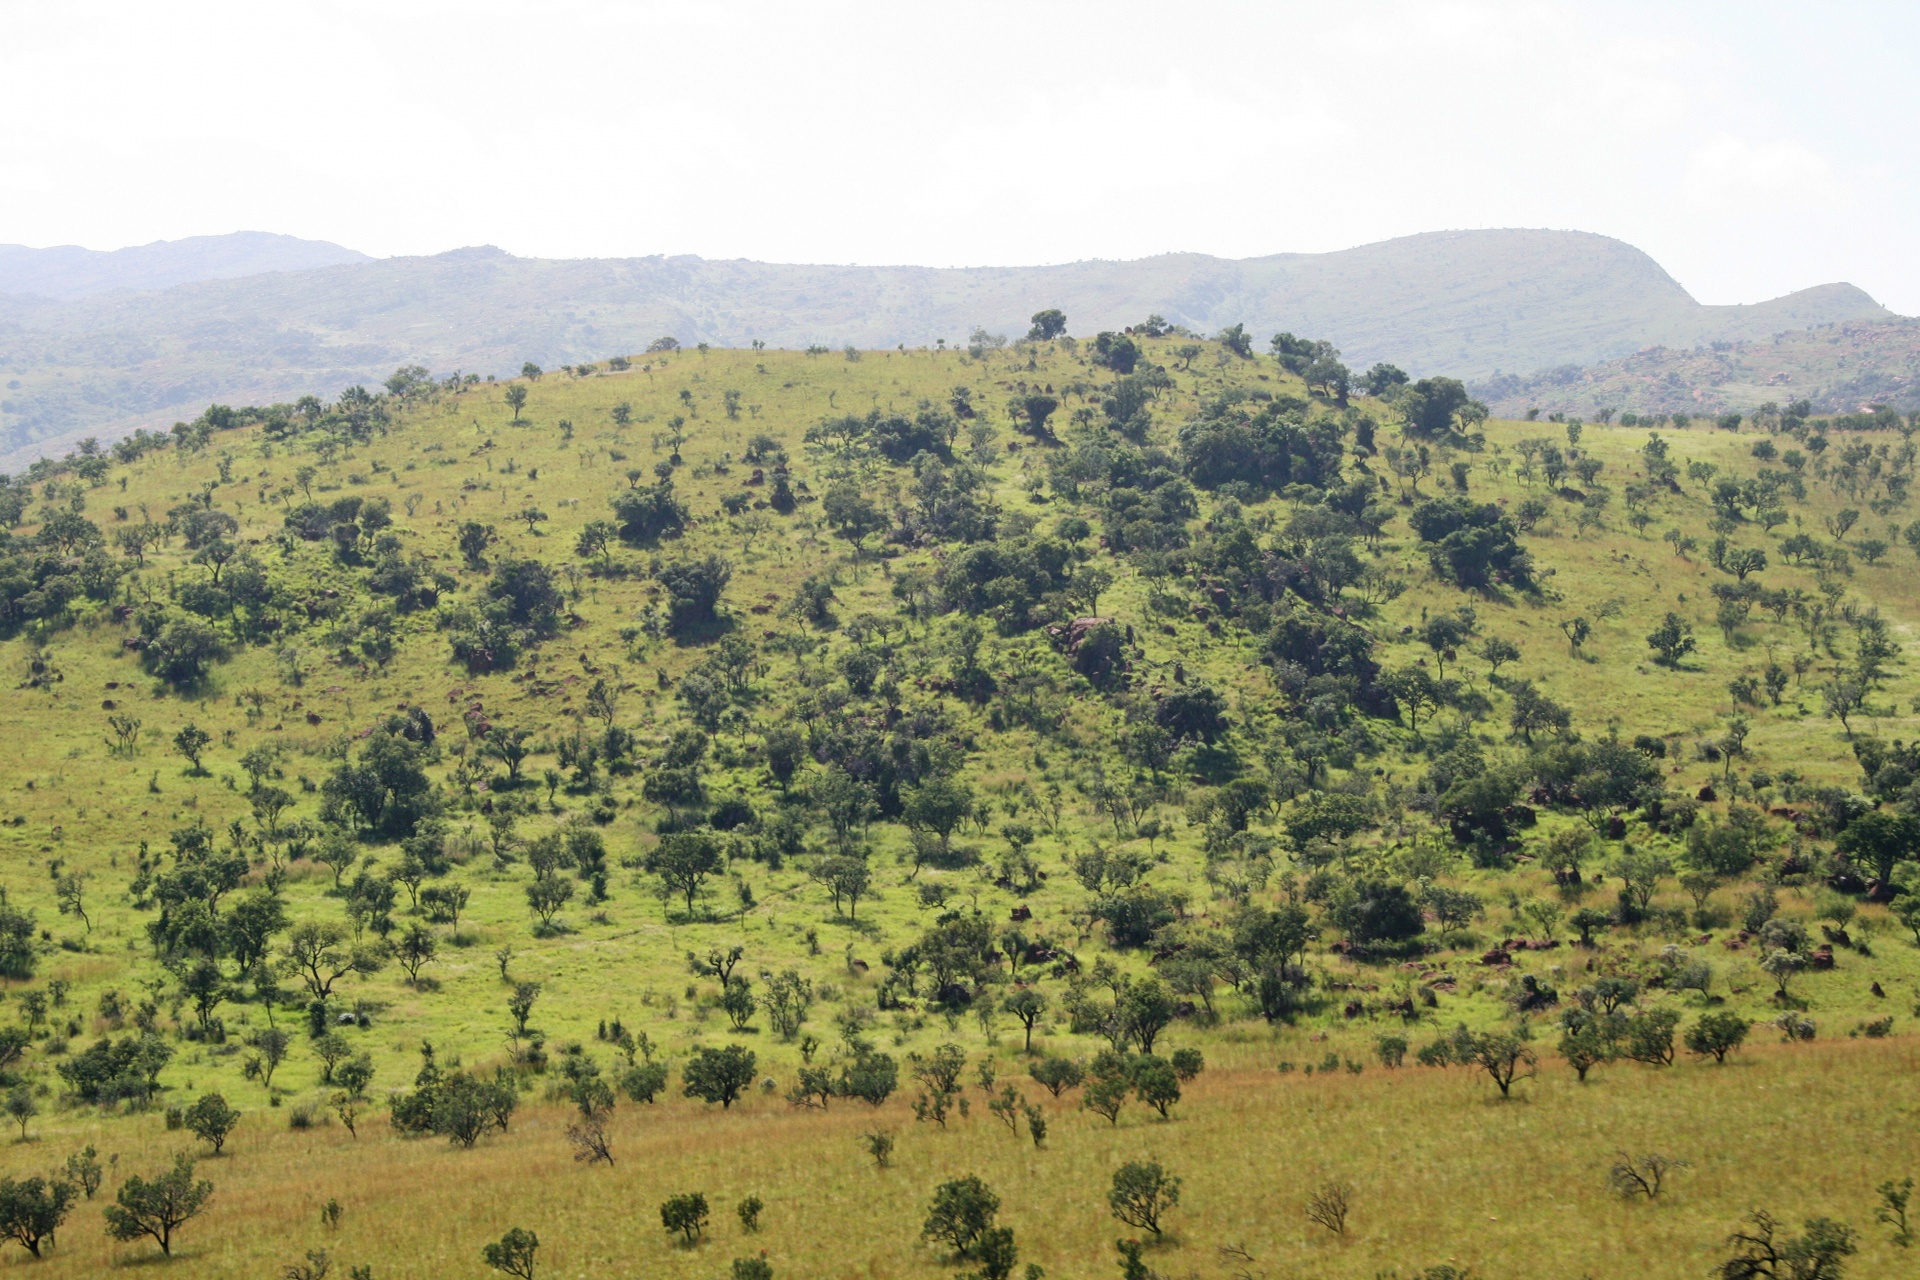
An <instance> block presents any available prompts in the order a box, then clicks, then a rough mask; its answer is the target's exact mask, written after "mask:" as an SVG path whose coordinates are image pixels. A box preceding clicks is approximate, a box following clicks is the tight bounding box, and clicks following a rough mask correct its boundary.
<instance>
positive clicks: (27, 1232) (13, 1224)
mask: <svg viewBox="0 0 1920 1280" xmlns="http://www.w3.org/2000/svg"><path fill="white" fill-rule="evenodd" d="M74 1194H75V1187H74V1185H73V1183H71V1182H68V1181H66V1180H64V1179H61V1178H54V1179H52V1180H51V1181H49V1180H48V1179H46V1178H41V1177H32V1178H27V1179H26V1180H24V1181H21V1182H15V1181H14V1180H13V1179H12V1178H0V1239H4V1240H12V1241H15V1242H16V1243H18V1244H20V1245H21V1246H22V1247H24V1248H25V1249H26V1251H27V1252H28V1253H30V1254H32V1255H33V1256H34V1257H36V1258H37V1257H39V1256H40V1246H41V1245H42V1244H52V1243H53V1233H54V1232H56V1231H58V1230H59V1229H60V1224H61V1223H63V1222H65V1221H66V1220H67V1214H68V1212H69V1211H71V1210H72V1208H73V1199H74Z"/></svg>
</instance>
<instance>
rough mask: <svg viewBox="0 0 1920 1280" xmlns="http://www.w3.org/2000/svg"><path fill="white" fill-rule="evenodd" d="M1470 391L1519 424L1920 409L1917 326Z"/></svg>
mask: <svg viewBox="0 0 1920 1280" xmlns="http://www.w3.org/2000/svg"><path fill="white" fill-rule="evenodd" d="M1475 391H1476V393H1477V394H1479V395H1480V396H1481V397H1482V398H1484V399H1486V400H1487V402H1488V403H1489V404H1490V405H1492V406H1493V409H1494V412H1495V413H1499V414H1507V415H1513V416H1518V415H1520V414H1524V413H1525V412H1526V411H1527V410H1528V409H1538V410H1539V411H1540V412H1541V413H1543V414H1545V413H1567V414H1579V415H1581V416H1583V417H1587V418H1592V417H1594V416H1595V415H1596V414H1597V413H1598V412H1599V411H1601V410H1603V409H1615V410H1620V411H1625V412H1631V413H1673V412H1675V411H1680V412H1686V413H1696V414H1697V413H1724V412H1726V411H1728V410H1739V411H1743V412H1744V411H1747V410H1751V409H1753V408H1754V407H1755V406H1757V405H1760V404H1764V403H1766V402H1767V401H1769V400H1771V401H1773V402H1775V403H1776V404H1786V403H1788V402H1790V401H1793V400H1799V399H1806V400H1810V401H1812V402H1813V407H1814V409H1815V410H1816V411H1818V412H1821V413H1852V412H1855V411H1857V410H1859V409H1862V408H1864V407H1866V406H1867V405H1870V404H1891V405H1893V406H1894V407H1896V408H1898V409H1902V410H1912V409H1916V408H1920V321H1916V320H1909V319H1904V318H1899V317H1896V318H1893V319H1889V320H1881V321H1854V322H1848V323H1843V324H1829V325H1821V326H1819V327H1817V328H1812V329H1796V330H1789V331H1788V332H1785V333H1781V334H1778V335H1776V336H1774V337H1772V338H1768V339H1764V340H1761V341H1754V342H1738V343H1733V342H1720V343H1713V344H1709V345H1704V346H1699V347H1686V348H1673V347H1658V348H1655V349H1652V350H1648V351H1640V352H1636V353H1634V354H1633V355H1630V356H1626V357H1624V358H1622V359H1619V360H1610V361H1606V362H1604V363H1601V364H1597V365H1592V366H1588V367H1585V368H1582V367H1580V366H1573V365H1570V366H1565V367H1562V368H1558V369H1549V370H1546V371H1545V372H1543V373H1539V374H1535V375H1533V376H1531V377H1506V376H1502V377H1497V378H1490V379H1488V380H1486V381H1485V382H1484V383H1480V384H1477V385H1476V387H1475Z"/></svg>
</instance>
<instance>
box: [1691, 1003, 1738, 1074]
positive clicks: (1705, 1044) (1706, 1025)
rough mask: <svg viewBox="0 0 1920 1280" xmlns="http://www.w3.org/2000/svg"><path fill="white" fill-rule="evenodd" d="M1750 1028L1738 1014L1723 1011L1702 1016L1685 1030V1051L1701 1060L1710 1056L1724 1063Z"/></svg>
mask: <svg viewBox="0 0 1920 1280" xmlns="http://www.w3.org/2000/svg"><path fill="white" fill-rule="evenodd" d="M1752 1026H1753V1024H1752V1023H1751V1022H1748V1021H1747V1020H1746V1019H1745V1018H1743V1017H1741V1016H1740V1015H1739V1014H1737V1013H1732V1012H1729V1011H1725V1010H1723V1011H1721V1012H1718V1013H1707V1014H1702V1015H1701V1017H1700V1020H1699V1021H1698V1022H1696V1023H1694V1024H1693V1025H1692V1026H1691V1027H1688V1028H1687V1034H1686V1045H1687V1051H1688V1052H1690V1053H1697V1054H1699V1055H1700V1056H1701V1057H1703V1058H1704V1057H1706V1056H1708V1055H1709V1054H1711V1055H1712V1057H1713V1060H1714V1061H1715V1062H1725V1061H1726V1060H1727V1054H1729V1053H1731V1052H1732V1051H1733V1050H1735V1049H1737V1048H1739V1047H1740V1042H1741V1041H1742V1040H1745V1039H1746V1038H1747V1032H1748V1031H1749V1030H1750V1029H1751V1028H1752Z"/></svg>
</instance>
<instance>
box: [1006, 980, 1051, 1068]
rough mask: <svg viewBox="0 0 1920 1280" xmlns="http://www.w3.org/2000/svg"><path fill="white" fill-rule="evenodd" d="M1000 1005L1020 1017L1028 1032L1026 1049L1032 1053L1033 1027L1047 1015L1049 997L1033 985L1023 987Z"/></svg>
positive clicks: (1024, 1028) (1021, 1023)
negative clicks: (1036, 989)
mask: <svg viewBox="0 0 1920 1280" xmlns="http://www.w3.org/2000/svg"><path fill="white" fill-rule="evenodd" d="M1000 1007H1001V1008H1002V1009H1004V1010H1005V1011H1006V1012H1008V1013H1010V1014H1012V1015H1013V1016H1014V1017H1015V1018H1017V1019H1019V1022H1020V1026H1021V1028H1022V1029H1023V1030H1024V1031H1025V1032H1026V1044H1025V1046H1024V1048H1025V1051H1026V1052H1027V1053H1032V1052H1033V1029H1034V1028H1035V1027H1036V1026H1038V1025H1039V1024H1040V1020H1041V1019H1042V1018H1044V1017H1045V1016H1046V1013H1047V998H1046V997H1045V996H1043V995H1041V994H1040V993H1039V992H1038V991H1035V990H1034V989H1033V988H1032V987H1021V988H1019V989H1018V990H1016V991H1015V992H1014V993H1013V994H1012V995H1010V996H1008V997H1007V998H1006V1000H1005V1001H1003V1002H1002V1003H1001V1005H1000Z"/></svg>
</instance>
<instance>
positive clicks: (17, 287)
mask: <svg viewBox="0 0 1920 1280" xmlns="http://www.w3.org/2000/svg"><path fill="white" fill-rule="evenodd" d="M371 261H372V259H371V258H369V257H368V256H367V255H366V254H364V253H360V252H358V251H356V250H353V249H346V248H342V247H341V246H340V245H337V244H329V243H327V242H326V241H324V240H301V239H299V238H297V237H295V236H282V235H274V234H273V233H271V232H267V231H235V232H233V233H231V234H229V235H224V236H192V237H189V238H188V239H185V240H156V241H154V242H153V243H152V244H143V245H136V246H134V247H132V248H127V249H114V250H111V251H103V250H99V249H83V248H81V247H80V246H78V245H71V244H67V245H57V246H54V247H53V248H48V249H32V248H28V247H27V246H26V245H19V244H0V293H30V294H37V295H39V296H41V297H44V298H84V297H87V296H88V295H90V294H96V293H106V292H108V291H109V290H113V289H171V288H172V287H173V286H175V285H180V284H190V283H192V282H193V281H196V280H230V279H234V278H236V277H239V276H251V275H259V274H261V273H263V272H267V271H310V270H312V269H313V268H315V267H331V266H337V265H339V264H340V263H343V262H371Z"/></svg>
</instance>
